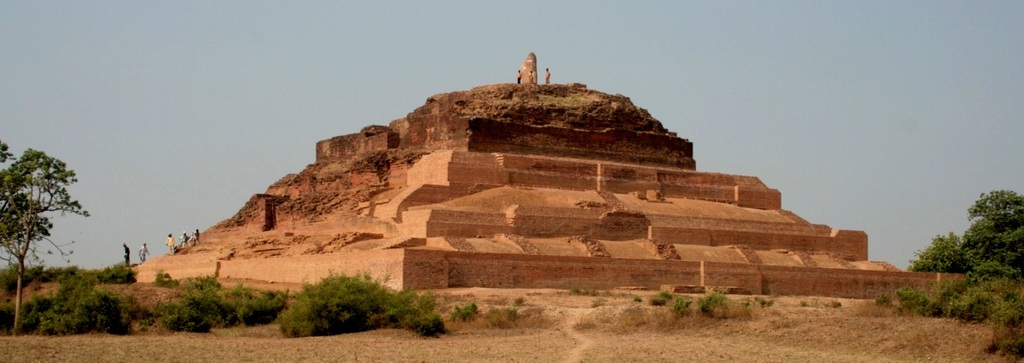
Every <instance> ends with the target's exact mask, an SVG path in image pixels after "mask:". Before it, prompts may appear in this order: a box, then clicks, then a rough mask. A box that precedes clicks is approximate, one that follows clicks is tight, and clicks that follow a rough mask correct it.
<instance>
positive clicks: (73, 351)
mask: <svg viewBox="0 0 1024 363" xmlns="http://www.w3.org/2000/svg"><path fill="white" fill-rule="evenodd" d="M146 285H147V284H136V285H133V286H134V287H132V288H131V290H132V291H130V292H131V293H133V294H141V295H143V296H144V297H143V298H140V299H139V300H140V302H142V303H143V304H150V303H155V302H157V301H159V300H163V299H167V298H171V297H173V296H172V295H173V294H168V293H166V292H161V291H162V290H161V288H156V287H153V286H146ZM278 287H279V288H280V287H282V286H278ZM289 288H290V289H291V287H289ZM293 290H297V289H293ZM435 293H436V294H437V296H438V301H439V304H440V305H441V308H442V310H443V311H445V312H447V311H450V309H451V308H452V307H453V306H455V305H464V304H467V303H469V302H474V303H476V304H477V305H478V306H480V308H481V309H480V310H481V312H483V313H484V314H482V315H481V317H480V318H478V319H477V320H476V321H474V322H469V323H463V322H450V323H449V324H448V327H449V329H450V332H449V333H448V334H445V335H442V336H440V337H437V338H422V337H419V336H417V335H416V334H414V333H411V332H407V331H403V330H378V331H371V332H365V333H356V334H346V335H339V336H331V337H313V338H298V339H290V338H284V337H283V336H282V335H281V333H280V331H279V330H278V326H277V325H268V326H261V327H239V328H229V329H215V330H214V331H213V332H211V333H209V334H191V333H170V332H167V331H163V330H161V329H160V328H153V327H150V328H149V329H146V331H137V332H136V333H135V334H134V335H131V336H112V335H79V336H69V337H43V336H21V337H10V336H4V337H0V351H2V352H4V353H3V355H2V356H3V357H4V358H3V359H0V360H8V359H10V360H11V361H19V362H36V361H48V362H52V361H58V362H61V361H67V362H94V361H96V362H98V361H119V362H124V361H152V362H181V361H259V362H270V361H274V362H277V361H303V362H327V361H332V362H333V361H342V362H383V361H388V362H622V361H638V362H639V361H643V362H688V361H694V362H709V361H744V362H746V361H749V362H810V361H815V362H820V361H827V362H904V361H941V362H979V361H993V362H999V361H1006V360H1007V359H1006V358H1005V357H1002V356H999V355H993V354H989V353H987V352H986V348H987V347H988V345H989V343H990V342H991V339H992V332H991V330H990V329H989V328H987V327H985V326H983V325H977V324H963V323H958V322H956V321H952V320H946V319H931V318H920V317H902V316H894V315H892V313H891V311H889V310H886V309H881V308H878V307H876V306H875V304H874V301H862V300H849V299H829V298H816V297H778V296H762V297H757V298H758V299H757V300H755V297H752V296H730V299H731V300H732V302H733V303H734V304H733V305H735V306H739V305H742V304H743V302H744V301H746V302H747V304H748V305H749V306H750V308H749V309H735V310H730V311H731V312H732V313H730V314H728V317H725V318H712V317H704V316H701V315H699V314H693V315H691V316H688V317H682V318H675V317H673V316H672V315H671V314H670V313H669V309H668V307H666V306H652V305H650V304H649V303H648V301H649V298H650V297H651V296H653V295H655V294H656V292H654V291H628V290H622V291H619V290H615V291H597V292H594V291H584V292H582V294H571V293H570V292H569V291H566V290H547V289H542V290H526V289H484V288H468V289H446V290H438V291H435ZM136 296H138V295H136ZM636 297H639V298H640V300H642V301H640V302H638V301H636ZM690 297H691V298H693V299H696V298H698V297H699V295H691V296H690ZM670 305H671V303H670ZM762 305H763V306H762ZM510 307H515V308H516V309H517V311H518V312H519V317H520V318H519V320H517V321H516V326H515V327H513V328H507V329H500V328H494V327H488V326H487V324H486V317H484V315H486V312H487V311H489V310H490V309H493V308H510ZM15 357H17V358H15Z"/></svg>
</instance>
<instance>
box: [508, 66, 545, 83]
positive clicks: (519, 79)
mask: <svg viewBox="0 0 1024 363" xmlns="http://www.w3.org/2000/svg"><path fill="white" fill-rule="evenodd" d="M526 83H527V84H530V83H537V75H536V72H534V71H530V74H527V75H526ZM516 84H523V70H518V71H516ZM544 84H551V70H550V69H547V68H544Z"/></svg>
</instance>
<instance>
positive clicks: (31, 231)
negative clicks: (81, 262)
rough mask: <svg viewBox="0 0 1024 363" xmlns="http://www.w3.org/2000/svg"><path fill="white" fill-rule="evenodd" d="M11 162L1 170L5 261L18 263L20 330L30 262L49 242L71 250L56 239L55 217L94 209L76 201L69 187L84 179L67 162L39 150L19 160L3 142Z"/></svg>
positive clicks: (0, 155) (2, 154)
mask: <svg viewBox="0 0 1024 363" xmlns="http://www.w3.org/2000/svg"><path fill="white" fill-rule="evenodd" d="M8 161H12V162H11V163H10V165H7V166H6V167H5V168H4V169H0V259H3V260H5V261H7V262H8V264H10V265H12V266H13V267H14V269H15V271H16V272H17V276H18V277H17V280H18V281H17V287H16V289H15V303H14V329H15V332H17V329H18V324H19V319H20V315H21V303H22V299H23V294H22V290H23V285H24V277H25V270H26V266H27V264H29V263H31V262H34V261H39V254H38V253H39V252H40V251H41V249H40V247H41V245H42V243H43V242H47V243H48V244H49V245H50V246H52V247H53V248H54V249H55V250H56V251H57V253H59V254H60V255H61V256H67V254H68V253H70V251H64V249H62V246H61V245H60V244H58V243H55V242H54V241H52V240H50V238H49V237H50V229H52V228H53V221H52V220H51V218H52V217H53V216H54V214H55V213H59V214H60V215H64V214H78V215H82V216H86V217H87V216H89V212H87V211H85V210H84V209H82V205H81V204H80V203H78V201H77V200H73V199H71V194H70V193H68V190H67V187H68V186H69V185H71V184H74V183H76V182H78V178H77V177H76V176H75V172H74V170H71V169H68V168H67V165H66V164H64V162H63V161H60V160H58V159H56V158H53V157H50V156H48V155H46V153H44V152H42V151H38V150H33V149H28V150H25V152H24V153H23V154H22V155H21V157H20V158H18V159H14V155H13V154H11V153H10V152H9V151H8V146H7V144H5V143H3V141H0V163H4V164H6V163H7V162H8ZM46 252H47V253H51V252H52V251H46Z"/></svg>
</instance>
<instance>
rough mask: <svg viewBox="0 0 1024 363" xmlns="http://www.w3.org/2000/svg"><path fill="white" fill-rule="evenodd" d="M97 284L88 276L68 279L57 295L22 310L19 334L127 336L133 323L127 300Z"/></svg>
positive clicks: (41, 299) (29, 304) (34, 301)
mask: <svg viewBox="0 0 1024 363" xmlns="http://www.w3.org/2000/svg"><path fill="white" fill-rule="evenodd" d="M94 284H95V280H94V279H92V278H89V277H88V276H80V277H75V278H67V279H65V280H64V281H63V282H62V283H61V286H60V289H58V290H57V294H56V295H54V296H52V297H46V296H36V297H35V298H33V299H31V300H29V301H28V302H27V303H26V304H25V305H24V306H23V308H24V309H23V310H22V311H23V314H24V315H23V316H22V319H21V321H19V324H20V325H21V326H20V327H19V330H20V331H22V332H37V333H42V334H49V335H68V334H82V333H110V334H128V333H129V332H130V331H131V321H130V319H129V311H128V304H127V303H126V302H125V300H124V298H123V297H121V296H119V295H117V294H115V293H113V292H111V291H108V290H105V289H102V288H96V287H95V286H94Z"/></svg>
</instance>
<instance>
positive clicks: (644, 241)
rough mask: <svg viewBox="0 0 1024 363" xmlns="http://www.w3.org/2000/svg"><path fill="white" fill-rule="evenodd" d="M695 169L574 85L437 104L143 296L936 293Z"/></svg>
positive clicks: (630, 112)
mask: <svg viewBox="0 0 1024 363" xmlns="http://www.w3.org/2000/svg"><path fill="white" fill-rule="evenodd" d="M693 156H694V155H693V144H692V143H690V142H689V141H688V140H686V139H682V138H679V137H678V136H677V135H676V134H675V133H672V132H669V131H668V130H666V129H665V128H664V127H662V125H661V123H660V122H659V121H658V120H656V119H654V118H653V117H651V115H650V114H648V112H647V111H646V110H644V109H643V108H639V107H636V106H634V105H633V103H632V102H631V101H630V99H628V98H626V97H623V96H621V95H608V94H605V93H601V92H597V91H594V90H590V89H587V88H586V86H584V85H581V84H568V85H544V86H541V85H536V84H523V85H515V84H499V85H489V86H482V87H477V88H474V89H472V90H469V91H462V92H452V93H446V94H439V95H435V96H433V97H430V98H429V99H427V102H426V104H425V105H423V106H421V107H419V108H417V109H416V110H414V111H412V112H411V113H409V114H408V115H407V116H406V117H405V118H402V119H398V120H394V121H392V122H391V123H390V124H389V125H388V126H368V127H366V128H363V129H362V131H360V132H359V133H356V134H352V135H344V136H338V137H334V138H330V139H327V140H323V141H320V142H318V143H317V144H316V158H315V163H314V164H311V165H309V166H307V167H306V168H305V169H304V170H303V171H302V172H300V173H298V174H292V175H288V176H285V177H284V178H282V179H281V180H279V181H278V182H276V183H274V184H273V185H271V186H270V187H269V188H268V189H267V191H266V192H265V193H261V194H256V195H254V196H253V197H252V199H251V200H250V201H249V202H248V203H246V205H245V206H244V207H243V208H242V209H241V210H240V211H239V212H238V213H237V214H236V215H235V216H233V217H232V218H229V219H227V220H225V221H223V222H221V223H219V224H217V225H216V226H214V227H212V228H210V229H209V230H207V231H205V232H204V233H203V244H201V245H198V246H191V247H188V248H187V249H185V250H184V251H182V253H180V254H178V255H174V256H165V257H162V258H159V259H154V260H151V261H149V262H147V263H145V264H143V265H141V266H139V272H140V279H142V280H146V279H152V278H153V276H154V273H155V272H156V271H158V270H164V271H167V272H168V273H170V274H171V275H172V276H173V277H176V278H182V277H188V276H196V275H207V274H213V275H217V276H219V277H222V278H236V279H253V280H263V281H275V282H310V281H315V280H317V279H319V278H322V277H324V276H327V275H328V274H331V273H347V274H355V273H368V274H370V275H371V276H373V277H376V278H379V279H381V280H383V281H385V282H386V283H387V284H388V285H390V286H392V287H395V288H446V287H462V286H483V287H510V288H511V287H516V288H569V287H571V286H574V285H576V286H582V287H587V288H595V289H610V288H615V287H622V286H634V287H635V286H640V287H647V288H652V289H656V288H660V287H662V286H664V285H676V286H690V287H693V288H719V289H729V291H745V292H750V293H755V294H803V295H824V296H838V297H873V296H875V295H877V294H879V293H881V292H884V291H890V290H892V289H894V288H896V287H899V286H902V285H922V284H926V283H928V282H930V281H936V280H938V279H942V278H944V277H945V276H944V275H936V274H920V273H909V272H903V271H899V270H898V269H896V268H894V267H892V266H891V265H889V264H887V263H884V262H872V261H867V259H868V243H867V235H866V234H865V233H864V232H862V231H851V230H841V229H834V228H832V227H829V226H826V225H821V224H813V223H810V222H808V221H806V220H804V219H802V218H800V217H799V216H797V215H796V214H794V213H792V212H790V211H787V210H784V209H782V195H781V193H780V192H779V191H778V190H775V189H772V188H769V187H768V186H766V185H765V184H764V183H762V182H761V181H760V180H759V179H758V178H757V177H753V176H742V175H730V174H722V173H715V172H703V171H697V170H696V163H695V161H694V158H693Z"/></svg>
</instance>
